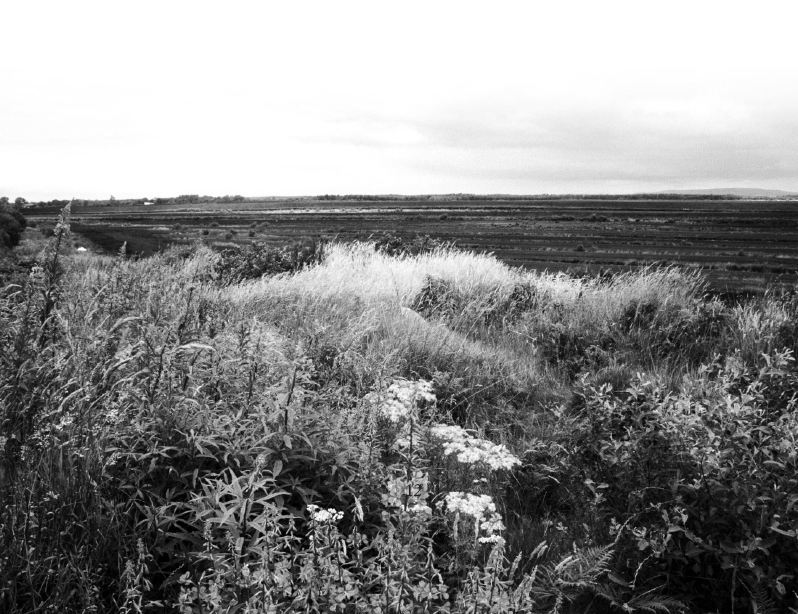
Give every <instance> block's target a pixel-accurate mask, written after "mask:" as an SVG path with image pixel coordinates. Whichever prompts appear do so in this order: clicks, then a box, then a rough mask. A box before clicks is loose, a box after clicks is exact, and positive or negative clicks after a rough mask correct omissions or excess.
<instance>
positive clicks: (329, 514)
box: [308, 504, 344, 524]
mask: <svg viewBox="0 0 798 614" xmlns="http://www.w3.org/2000/svg"><path fill="white" fill-rule="evenodd" d="M308 511H309V512H310V518H311V520H313V522H317V523H318V524H325V523H328V522H329V523H332V524H335V523H336V522H338V521H340V520H342V519H343V517H344V513H343V512H339V511H337V510H335V509H333V508H330V509H326V510H325V509H322V508H320V507H319V506H318V505H313V504H310V505H308Z"/></svg>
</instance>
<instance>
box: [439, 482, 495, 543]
mask: <svg viewBox="0 0 798 614" xmlns="http://www.w3.org/2000/svg"><path fill="white" fill-rule="evenodd" d="M446 510H447V511H448V512H449V513H452V514H454V515H455V523H456V522H457V519H458V518H459V517H460V515H461V514H462V515H463V516H470V517H471V518H473V520H474V539H477V536H478V535H479V533H480V531H482V532H483V533H484V534H485V535H484V536H483V537H480V538H479V542H480V543H483V544H486V543H498V542H499V540H501V539H502V538H501V536H499V535H498V533H500V532H501V531H504V528H505V527H504V523H503V522H502V517H501V514H499V513H498V512H497V511H496V504H495V503H494V502H493V499H492V498H491V496H490V495H474V494H471V493H462V492H450V493H449V494H448V495H446ZM455 526H456V524H455ZM502 542H503V540H502Z"/></svg>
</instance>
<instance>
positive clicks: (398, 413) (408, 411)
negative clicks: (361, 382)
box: [367, 380, 436, 424]
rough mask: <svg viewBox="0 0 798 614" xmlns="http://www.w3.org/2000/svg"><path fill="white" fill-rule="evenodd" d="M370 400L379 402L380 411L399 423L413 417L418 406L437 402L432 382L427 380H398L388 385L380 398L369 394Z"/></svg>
mask: <svg viewBox="0 0 798 614" xmlns="http://www.w3.org/2000/svg"><path fill="white" fill-rule="evenodd" d="M367 399H368V400H371V401H377V402H379V412H380V414H381V415H382V416H383V417H384V418H387V419H388V420H389V421H391V422H393V423H394V424H398V423H399V422H402V421H403V420H405V419H407V418H412V416H413V412H414V411H415V409H416V408H417V407H421V406H422V405H424V404H426V403H435V400H436V399H435V395H434V394H433V392H432V384H430V383H429V382H425V381H417V382H411V381H406V380H398V381H396V382H394V383H393V384H391V385H390V386H389V387H388V391H387V394H386V396H385V397H384V398H382V399H380V397H379V395H376V394H374V395H369V397H367Z"/></svg>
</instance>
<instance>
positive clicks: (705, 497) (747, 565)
mask: <svg viewBox="0 0 798 614" xmlns="http://www.w3.org/2000/svg"><path fill="white" fill-rule="evenodd" d="M797 386H798V372H796V369H795V367H794V361H793V360H792V357H791V356H790V355H789V354H774V355H772V356H769V357H767V360H766V362H765V363H764V364H763V365H762V367H761V368H759V369H752V368H745V367H744V365H743V363H742V362H740V361H739V360H738V359H735V358H734V357H729V358H728V359H726V361H725V362H715V363H713V364H712V365H709V366H707V367H704V368H703V369H702V371H701V374H700V376H699V377H698V378H696V379H694V380H692V381H690V382H689V383H687V384H686V385H685V388H684V390H683V391H682V392H680V393H678V394H674V393H669V392H667V391H665V390H664V389H663V388H662V387H661V385H660V384H658V383H657V382H654V381H646V380H644V379H641V378H640V377H638V378H636V379H635V381H634V382H633V383H632V385H631V386H630V387H629V389H628V391H627V392H626V394H625V395H622V396H621V397H620V398H618V397H614V396H610V390H609V387H607V386H603V387H601V388H598V389H597V388H594V387H591V386H587V387H586V392H585V393H584V396H583V397H582V399H583V402H582V404H581V406H580V407H579V412H580V413H579V415H580V420H581V421H582V426H581V427H580V428H577V429H576V430H575V434H574V438H573V444H572V445H573V448H572V449H573V450H574V453H573V455H572V457H571V458H572V462H573V464H574V467H578V471H579V475H580V477H579V478H576V477H574V479H575V480H583V481H584V482H585V484H588V485H590V486H591V489H592V491H590V492H588V493H586V494H587V495H588V496H592V497H594V498H595V500H596V505H597V511H598V512H599V513H602V514H604V515H605V518H606V519H607V520H608V521H611V522H617V523H618V527H619V528H618V529H616V532H618V531H620V532H621V533H623V535H624V536H625V537H624V538H623V539H622V540H621V542H620V543H621V544H625V545H626V550H624V551H623V553H622V554H621V557H622V558H624V560H626V561H627V569H626V573H627V574H628V575H630V576H631V575H634V577H635V578H638V581H639V582H645V581H646V579H647V578H648V579H654V578H656V577H667V578H668V588H669V589H670V590H671V591H675V592H676V593H677V594H679V593H681V594H683V595H690V596H693V599H694V600H695V602H696V605H699V606H700V607H702V608H703V609H704V610H707V609H708V608H716V607H717V603H718V599H723V600H724V602H725V605H724V607H723V609H725V610H731V609H734V608H735V607H736V608H738V609H741V608H743V607H745V604H748V603H752V595H753V599H755V600H757V605H758V608H759V609H760V610H761V609H762V608H763V607H765V604H767V603H770V602H772V603H779V604H781V605H780V606H779V607H786V605H787V604H789V603H792V600H793V599H794V598H793V595H794V594H795V591H796V589H798V578H796V576H795V575H794V573H793V572H794V570H795V569H796V568H798V554H796V550H795V527H796V526H798V507H796V503H798V495H796V494H795V493H796V491H798V477H796V476H798V473H797V472H796V470H798V454H796V452H795V451H796V449H798V448H796V440H797V439H798V412H796V409H798V408H797V407H796V397H795V395H794V392H792V393H787V392H786V391H787V390H790V391H794V390H796V387H797ZM773 390H779V391H781V393H777V394H773V393H772V392H771V393H768V391H773ZM620 525H623V528H621V527H620ZM754 588H756V589H757V590H758V591H760V592H758V593H757V592H756V591H754V592H752V591H753V590H754ZM702 596H703V597H702ZM730 599H731V600H732V601H733V602H731V601H729V600H730Z"/></svg>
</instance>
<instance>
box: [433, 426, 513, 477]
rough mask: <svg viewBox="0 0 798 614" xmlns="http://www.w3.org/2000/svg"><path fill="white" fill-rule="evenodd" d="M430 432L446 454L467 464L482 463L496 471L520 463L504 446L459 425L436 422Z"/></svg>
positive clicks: (510, 467)
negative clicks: (439, 441) (441, 443)
mask: <svg viewBox="0 0 798 614" xmlns="http://www.w3.org/2000/svg"><path fill="white" fill-rule="evenodd" d="M430 434H431V435H432V436H433V437H435V438H436V439H440V440H441V441H442V442H443V453H444V454H445V455H446V456H450V455H452V454H455V455H456V456H457V460H458V461H460V462H461V463H464V464H467V465H473V464H476V463H482V464H484V465H487V466H488V467H490V468H491V470H493V471H496V470H498V469H512V468H513V467H515V466H516V465H520V464H521V460H520V459H519V458H518V457H517V456H515V455H514V454H512V453H511V452H510V451H509V450H508V449H507V448H506V447H505V446H503V445H501V444H498V445H497V444H495V443H492V442H490V441H488V440H486V439H479V438H478V437H473V436H472V435H469V434H468V432H467V431H466V430H465V429H463V428H461V427H459V426H448V425H446V424H438V425H436V426H433V427H432V429H431V430H430Z"/></svg>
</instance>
